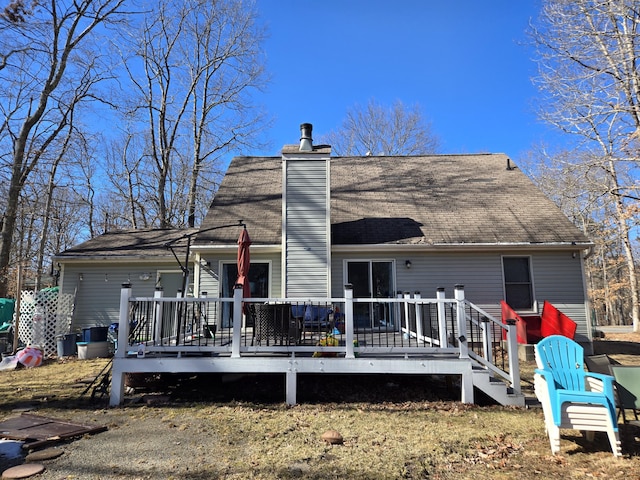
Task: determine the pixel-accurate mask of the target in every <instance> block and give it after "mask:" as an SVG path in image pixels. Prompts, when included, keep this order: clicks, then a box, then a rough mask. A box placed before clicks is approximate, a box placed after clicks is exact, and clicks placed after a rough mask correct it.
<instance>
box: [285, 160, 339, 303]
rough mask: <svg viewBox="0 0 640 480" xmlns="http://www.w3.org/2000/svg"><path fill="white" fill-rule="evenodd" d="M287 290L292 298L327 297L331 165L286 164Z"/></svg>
mask: <svg viewBox="0 0 640 480" xmlns="http://www.w3.org/2000/svg"><path fill="white" fill-rule="evenodd" d="M285 168H286V174H285V177H286V178H285V180H286V187H285V188H286V190H285V191H286V201H285V228H284V232H285V239H284V249H285V265H286V272H285V275H286V279H285V289H286V294H287V296H289V297H303V296H304V297H326V296H328V293H329V292H328V284H329V278H328V277H329V272H328V262H329V258H328V256H329V252H328V244H329V241H330V239H329V229H328V228H327V225H328V214H329V213H328V211H329V210H328V209H329V201H328V200H329V199H328V191H327V182H328V163H327V162H325V161H319V160H289V161H287V162H286V167H285Z"/></svg>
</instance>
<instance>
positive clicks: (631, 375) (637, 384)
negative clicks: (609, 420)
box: [610, 365, 640, 427]
mask: <svg viewBox="0 0 640 480" xmlns="http://www.w3.org/2000/svg"><path fill="white" fill-rule="evenodd" d="M610 368H611V374H612V375H613V376H614V378H615V379H616V399H617V401H618V408H619V412H618V416H620V414H622V421H623V422H624V423H628V424H630V425H635V426H636V427H640V420H638V410H640V366H638V365H611V367H610ZM625 410H631V411H633V415H634V417H635V419H634V420H629V421H627V415H626V412H625Z"/></svg>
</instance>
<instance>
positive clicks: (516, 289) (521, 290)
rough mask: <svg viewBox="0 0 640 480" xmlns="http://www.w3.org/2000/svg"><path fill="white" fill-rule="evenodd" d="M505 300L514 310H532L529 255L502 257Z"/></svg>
mask: <svg viewBox="0 0 640 480" xmlns="http://www.w3.org/2000/svg"><path fill="white" fill-rule="evenodd" d="M502 269H503V274H504V295H505V301H506V302H507V303H508V304H509V306H510V307H511V308H513V309H515V310H533V298H534V296H533V282H532V280H531V257H502Z"/></svg>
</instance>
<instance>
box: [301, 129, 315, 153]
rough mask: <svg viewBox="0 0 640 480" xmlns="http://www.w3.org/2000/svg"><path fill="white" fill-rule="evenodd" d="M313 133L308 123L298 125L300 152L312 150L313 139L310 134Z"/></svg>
mask: <svg viewBox="0 0 640 480" xmlns="http://www.w3.org/2000/svg"><path fill="white" fill-rule="evenodd" d="M312 131H313V125H312V124H310V123H301V124H300V151H301V152H310V151H312V150H313V139H312V138H311V132H312Z"/></svg>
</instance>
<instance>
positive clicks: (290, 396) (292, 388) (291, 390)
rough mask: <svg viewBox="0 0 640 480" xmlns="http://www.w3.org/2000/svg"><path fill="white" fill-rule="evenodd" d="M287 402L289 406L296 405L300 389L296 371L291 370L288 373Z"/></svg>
mask: <svg viewBox="0 0 640 480" xmlns="http://www.w3.org/2000/svg"><path fill="white" fill-rule="evenodd" d="M286 389H287V391H286V401H287V405H295V404H296V400H297V399H296V393H297V389H298V375H297V373H296V371H295V370H292V369H289V370H287V373H286Z"/></svg>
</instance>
